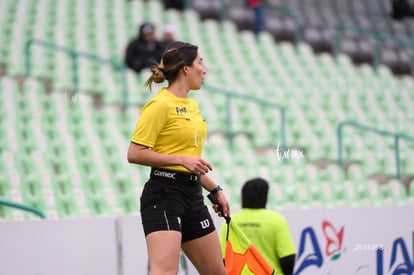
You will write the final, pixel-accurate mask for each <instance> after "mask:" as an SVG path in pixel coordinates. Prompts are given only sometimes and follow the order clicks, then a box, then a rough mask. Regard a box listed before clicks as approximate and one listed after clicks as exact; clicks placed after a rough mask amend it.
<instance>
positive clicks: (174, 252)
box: [146, 231, 227, 275]
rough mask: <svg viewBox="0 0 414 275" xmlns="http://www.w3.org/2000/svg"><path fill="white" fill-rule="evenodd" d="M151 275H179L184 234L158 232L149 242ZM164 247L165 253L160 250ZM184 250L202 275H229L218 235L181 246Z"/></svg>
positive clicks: (211, 235)
mask: <svg viewBox="0 0 414 275" xmlns="http://www.w3.org/2000/svg"><path fill="white" fill-rule="evenodd" d="M146 240H147V249H148V256H149V260H150V266H151V274H152V275H177V272H178V262H179V258H180V247H181V233H180V232H178V231H157V232H153V233H150V234H149V235H148V236H147V238H146ZM160 247H162V248H163V249H159V248H160ZM182 249H183V251H184V253H185V254H186V255H187V257H188V258H189V259H190V261H191V262H192V263H193V265H194V266H195V268H196V269H197V271H198V272H199V273H200V274H201V275H226V274H227V273H226V270H225V267H224V265H223V260H222V257H221V248H220V242H219V240H218V235H217V232H216V231H214V232H212V233H210V234H208V235H205V236H203V237H201V238H197V239H195V240H191V241H187V242H185V243H183V244H182Z"/></svg>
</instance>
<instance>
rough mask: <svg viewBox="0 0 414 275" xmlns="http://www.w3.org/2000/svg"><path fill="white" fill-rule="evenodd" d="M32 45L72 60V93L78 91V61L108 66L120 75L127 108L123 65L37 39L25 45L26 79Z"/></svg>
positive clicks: (28, 75) (29, 72)
mask: <svg viewBox="0 0 414 275" xmlns="http://www.w3.org/2000/svg"><path fill="white" fill-rule="evenodd" d="M34 45H38V46H41V47H43V48H47V49H51V50H53V51H56V52H63V53H65V54H67V55H69V56H70V57H71V58H72V71H73V79H72V80H73V85H74V88H73V93H77V92H78V91H79V64H78V63H79V59H81V58H84V59H87V60H89V61H92V62H97V63H100V64H105V65H109V66H111V67H112V68H114V69H117V70H119V71H120V73H121V74H122V93H123V106H124V108H127V106H128V82H127V75H126V70H127V69H126V66H125V65H124V64H123V63H120V62H117V61H114V60H110V59H105V58H102V57H99V56H97V55H94V54H90V53H85V52H80V51H77V50H74V49H71V48H67V47H63V46H60V45H57V44H55V43H52V42H48V41H43V40H39V39H29V40H28V41H27V42H26V44H25V71H26V72H25V74H26V77H30V76H31V74H32V62H31V56H32V54H31V48H32V46H34Z"/></svg>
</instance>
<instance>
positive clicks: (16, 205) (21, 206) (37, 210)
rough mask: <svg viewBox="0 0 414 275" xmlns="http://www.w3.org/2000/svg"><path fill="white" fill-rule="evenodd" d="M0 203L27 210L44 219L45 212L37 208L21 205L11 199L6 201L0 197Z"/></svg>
mask: <svg viewBox="0 0 414 275" xmlns="http://www.w3.org/2000/svg"><path fill="white" fill-rule="evenodd" d="M0 205H4V206H7V207H13V208H17V209H20V210H23V211H27V212H31V213H33V214H35V215H37V216H39V218H41V219H46V216H45V214H44V213H43V212H42V211H41V210H40V209H37V208H34V207H31V206H27V205H23V204H18V203H15V202H12V201H7V200H3V199H1V198H0Z"/></svg>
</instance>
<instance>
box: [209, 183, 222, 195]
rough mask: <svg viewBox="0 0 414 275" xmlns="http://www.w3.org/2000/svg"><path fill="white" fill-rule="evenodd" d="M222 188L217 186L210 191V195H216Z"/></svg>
mask: <svg viewBox="0 0 414 275" xmlns="http://www.w3.org/2000/svg"><path fill="white" fill-rule="evenodd" d="M222 190H223V188H221V186H220V185H217V186H216V188H214V189H213V190H211V191H210V193H211V194H213V195H216V194H217V192H218V191H222Z"/></svg>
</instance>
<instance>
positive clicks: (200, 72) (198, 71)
mask: <svg viewBox="0 0 414 275" xmlns="http://www.w3.org/2000/svg"><path fill="white" fill-rule="evenodd" d="M202 62H203V58H202V57H201V55H200V53H197V57H196V58H195V59H194V61H193V64H192V65H191V66H190V67H188V68H189V71H188V81H189V82H190V87H191V90H199V89H200V88H201V84H202V83H203V81H204V75H205V74H206V70H205V69H204V67H203V64H202Z"/></svg>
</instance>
